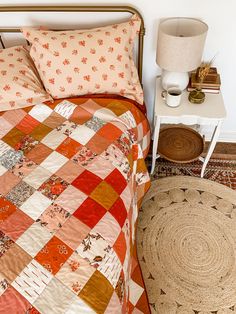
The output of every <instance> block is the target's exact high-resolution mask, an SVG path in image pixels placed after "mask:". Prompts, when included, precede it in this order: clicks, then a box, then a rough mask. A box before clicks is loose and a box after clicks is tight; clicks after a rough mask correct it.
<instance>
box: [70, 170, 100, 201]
mask: <svg viewBox="0 0 236 314" xmlns="http://www.w3.org/2000/svg"><path fill="white" fill-rule="evenodd" d="M101 181H102V179H101V178H99V177H98V176H96V175H95V174H93V173H92V172H90V171H88V170H85V171H84V172H83V173H81V174H80V175H79V176H78V177H77V178H76V179H75V180H74V181H73V182H72V185H73V186H75V187H76V188H77V189H79V190H81V191H82V192H84V193H86V194H87V195H89V194H90V193H91V192H92V191H93V190H94V189H95V188H96V186H97V185H98V184H99V183H100V182H101Z"/></svg>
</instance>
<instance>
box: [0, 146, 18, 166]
mask: <svg viewBox="0 0 236 314" xmlns="http://www.w3.org/2000/svg"><path fill="white" fill-rule="evenodd" d="M22 157H23V153H22V152H21V151H15V150H14V149H9V150H7V151H6V152H5V153H3V154H2V155H1V156H0V163H1V165H2V166H3V167H5V168H7V169H12V167H13V166H14V165H15V164H16V163H18V162H19V161H20V160H21V158H22Z"/></svg>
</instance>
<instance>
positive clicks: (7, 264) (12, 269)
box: [0, 243, 32, 283]
mask: <svg viewBox="0 0 236 314" xmlns="http://www.w3.org/2000/svg"><path fill="white" fill-rule="evenodd" d="M16 256H17V263H16V262H15V260H16ZM31 260H32V258H31V256H30V255H29V254H27V253H26V252H25V251H24V250H23V249H22V248H21V247H19V245H17V244H16V243H14V244H12V245H11V246H10V248H9V249H8V250H7V251H6V252H5V254H4V255H3V256H2V257H1V259H0V269H1V274H2V275H3V276H4V277H5V278H6V279H7V280H8V281H9V283H11V282H12V281H13V280H15V278H16V277H17V275H18V274H19V273H20V272H21V271H22V270H23V269H24V268H25V266H26V265H27V264H29V262H30V261H31Z"/></svg>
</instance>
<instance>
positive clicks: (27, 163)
mask: <svg viewBox="0 0 236 314" xmlns="http://www.w3.org/2000/svg"><path fill="white" fill-rule="evenodd" d="M35 168H37V165H36V163H34V162H33V161H32V160H29V159H28V158H26V157H24V156H23V158H21V159H20V161H19V162H18V163H16V164H15V165H14V166H13V168H12V169H11V172H12V173H13V174H14V175H15V176H17V177H19V178H21V179H23V178H24V177H26V176H27V175H28V174H30V173H31V172H32V171H33V170H34V169H35Z"/></svg>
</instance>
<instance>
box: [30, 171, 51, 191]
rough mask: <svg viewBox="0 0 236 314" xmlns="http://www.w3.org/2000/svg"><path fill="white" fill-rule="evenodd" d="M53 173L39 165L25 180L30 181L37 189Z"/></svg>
mask: <svg viewBox="0 0 236 314" xmlns="http://www.w3.org/2000/svg"><path fill="white" fill-rule="evenodd" d="M51 175H52V173H51V172H49V171H48V170H46V169H44V168H42V167H41V166H37V168H35V169H34V170H33V171H31V173H30V174H28V175H27V176H26V177H25V178H24V181H25V182H26V183H28V184H29V185H30V186H32V187H33V188H35V189H38V188H39V187H40V185H42V183H43V182H45V181H46V180H47V179H48V178H49V177H51Z"/></svg>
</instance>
